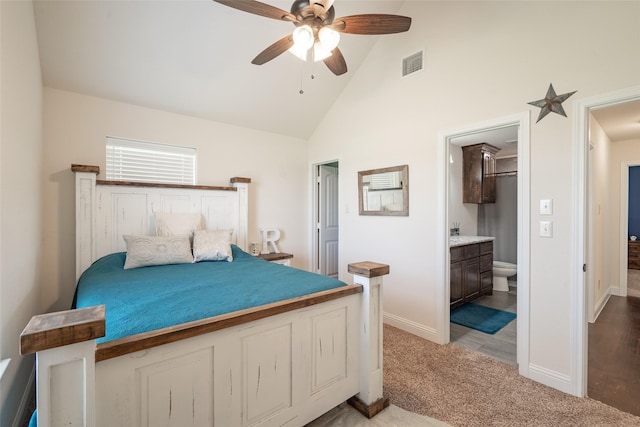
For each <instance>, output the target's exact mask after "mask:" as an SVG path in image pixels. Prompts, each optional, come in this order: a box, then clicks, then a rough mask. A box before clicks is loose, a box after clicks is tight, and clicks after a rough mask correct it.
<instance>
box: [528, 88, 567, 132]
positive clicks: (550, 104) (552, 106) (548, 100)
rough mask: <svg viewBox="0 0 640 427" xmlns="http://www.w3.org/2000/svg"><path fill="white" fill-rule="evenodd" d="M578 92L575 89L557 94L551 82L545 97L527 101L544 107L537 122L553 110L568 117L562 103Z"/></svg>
mask: <svg viewBox="0 0 640 427" xmlns="http://www.w3.org/2000/svg"><path fill="white" fill-rule="evenodd" d="M576 92H577V90H574V91H573V92H567V93H563V94H562V95H556V91H555V90H554V89H553V85H552V84H551V83H549V89H548V90H547V96H545V97H544V99H540V100H538V101H533V102H528V103H527V104H529V105H534V106H536V107H540V108H542V110H540V115H538V120H536V123H538V122H539V121H540V120H542V119H543V118H544V117H545V116H546V115H547V114H549V113H551V112H554V113H556V114H560V115H562V116H565V117H567V114H566V113H565V112H564V108H562V103H563V102H564V101H566V100H567V98H569V97H570V96H571V95H573V94H574V93H576Z"/></svg>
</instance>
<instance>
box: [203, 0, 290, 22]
mask: <svg viewBox="0 0 640 427" xmlns="http://www.w3.org/2000/svg"><path fill="white" fill-rule="evenodd" d="M213 1H215V2H216V3H220V4H223V5H225V6H229V7H232V8H234V9H238V10H241V11H243V12H249V13H253V14H254V15H260V16H264V17H267V18H272V19H277V20H279V21H289V22H296V17H295V16H293V15H292V14H291V13H289V12H287V11H286V10H282V9H279V8H277V7H275V6H270V5H268V4H266V3H260V2H259V1H255V0H213Z"/></svg>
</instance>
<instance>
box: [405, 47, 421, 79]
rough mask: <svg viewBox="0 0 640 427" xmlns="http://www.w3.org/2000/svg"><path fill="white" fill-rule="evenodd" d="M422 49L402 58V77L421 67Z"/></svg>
mask: <svg viewBox="0 0 640 427" xmlns="http://www.w3.org/2000/svg"><path fill="white" fill-rule="evenodd" d="M423 63H424V51H423V50H421V51H420V52H417V53H414V54H413V55H410V56H407V57H406V58H404V59H403V60H402V77H404V76H408V75H409V74H413V73H415V72H416V71H420V70H422V68H423Z"/></svg>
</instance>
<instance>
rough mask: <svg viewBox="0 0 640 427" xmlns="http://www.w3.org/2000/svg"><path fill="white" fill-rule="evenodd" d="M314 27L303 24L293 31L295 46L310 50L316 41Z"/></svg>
mask: <svg viewBox="0 0 640 427" xmlns="http://www.w3.org/2000/svg"><path fill="white" fill-rule="evenodd" d="M314 39H315V37H314V35H313V29H311V27H310V26H309V25H301V26H299V27H297V28H296V29H295V30H294V31H293V42H294V46H296V47H297V48H299V49H301V50H302V49H304V50H308V49H309V48H310V47H311V46H313V42H314Z"/></svg>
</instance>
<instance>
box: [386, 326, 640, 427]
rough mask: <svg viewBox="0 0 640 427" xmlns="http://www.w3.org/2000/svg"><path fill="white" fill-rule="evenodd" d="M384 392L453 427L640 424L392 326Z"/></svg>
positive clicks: (399, 403)
mask: <svg viewBox="0 0 640 427" xmlns="http://www.w3.org/2000/svg"><path fill="white" fill-rule="evenodd" d="M384 392H385V394H386V395H388V396H389V398H390V400H391V403H392V404H394V405H397V406H398V407H400V408H404V409H406V410H408V411H412V412H415V413H418V414H422V415H426V416H429V417H433V418H436V419H438V420H441V421H445V422H447V423H449V424H451V425H452V426H465V427H473V426H536V427H542V426H554V427H555V426H599V427H600V426H640V418H638V417H635V416H633V415H631V414H628V413H626V412H622V411H619V410H617V409H615V408H612V407H610V406H607V405H605V404H603V403H601V402H598V401H596V400H593V399H589V398H577V397H574V396H571V395H568V394H565V393H562V392H560V391H557V390H555V389H552V388H549V387H546V386H544V385H542V384H540V383H537V382H534V381H531V380H528V379H526V378H524V377H521V376H520V375H518V371H517V368H515V367H513V366H510V365H507V364H505V363H502V362H499V361H497V360H495V359H491V358H490V357H488V356H485V355H482V354H480V353H474V352H471V351H469V350H466V349H464V348H461V347H458V346H455V345H453V344H447V345H444V346H441V345H437V344H434V343H431V342H429V341H426V340H423V339H421V338H418V337H416V336H415V335H412V334H409V333H407V332H404V331H401V330H400V329H397V328H393V327H391V326H388V325H385V328H384ZM639 398H640V397H639Z"/></svg>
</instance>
